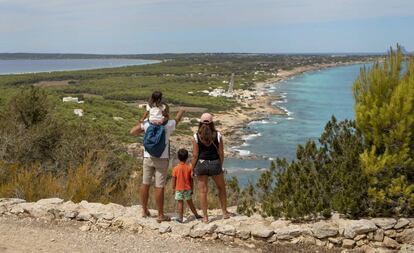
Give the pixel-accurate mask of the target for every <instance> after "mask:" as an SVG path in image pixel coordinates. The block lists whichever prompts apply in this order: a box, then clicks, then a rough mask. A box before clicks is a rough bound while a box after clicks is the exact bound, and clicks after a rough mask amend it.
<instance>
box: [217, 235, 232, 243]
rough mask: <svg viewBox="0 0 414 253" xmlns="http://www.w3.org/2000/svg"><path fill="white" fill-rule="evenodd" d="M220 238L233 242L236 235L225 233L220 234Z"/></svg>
mask: <svg viewBox="0 0 414 253" xmlns="http://www.w3.org/2000/svg"><path fill="white" fill-rule="evenodd" d="M218 238H219V239H220V240H222V241H224V242H233V241H234V237H233V236H230V235H225V234H218Z"/></svg>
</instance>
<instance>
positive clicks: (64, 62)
mask: <svg viewBox="0 0 414 253" xmlns="http://www.w3.org/2000/svg"><path fill="white" fill-rule="evenodd" d="M158 62H159V61H156V60H140V59H50V60H31V59H24V60H0V75H5V74H21V73H38V72H53V71H64V70H82V69H100V68H115V67H123V66H130V65H143V64H151V63H158Z"/></svg>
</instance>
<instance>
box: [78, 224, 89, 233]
mask: <svg viewBox="0 0 414 253" xmlns="http://www.w3.org/2000/svg"><path fill="white" fill-rule="evenodd" d="M90 229H91V226H90V225H88V224H85V225H83V226H81V227H80V228H79V230H80V231H82V232H86V231H89V230H90Z"/></svg>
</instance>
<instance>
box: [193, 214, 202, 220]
mask: <svg viewBox="0 0 414 253" xmlns="http://www.w3.org/2000/svg"><path fill="white" fill-rule="evenodd" d="M194 217H195V218H196V220H199V219H202V218H203V216H201V215H198V214H197V215H194Z"/></svg>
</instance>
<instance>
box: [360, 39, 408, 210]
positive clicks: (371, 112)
mask: <svg viewBox="0 0 414 253" xmlns="http://www.w3.org/2000/svg"><path fill="white" fill-rule="evenodd" d="M353 92H354V97H355V101H356V105H355V111H356V123H357V128H358V129H359V130H360V131H361V132H362V134H363V136H364V140H365V142H366V144H367V147H366V149H365V150H364V152H363V153H362V155H361V164H362V168H363V171H364V172H365V174H366V175H367V176H368V180H369V190H368V193H369V197H370V200H371V206H372V208H373V209H372V211H373V213H375V214H377V215H378V214H384V215H391V214H413V213H414V60H413V59H412V58H411V59H408V60H407V59H405V58H404V57H403V55H402V53H401V47H400V46H399V45H397V50H396V51H395V50H393V49H391V50H390V52H389V54H388V56H387V57H386V59H385V61H384V62H383V63H376V64H375V65H374V66H373V67H372V68H371V69H370V70H369V71H367V70H366V69H362V70H361V73H360V75H359V77H358V79H357V80H356V81H355V83H354V86H353Z"/></svg>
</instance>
